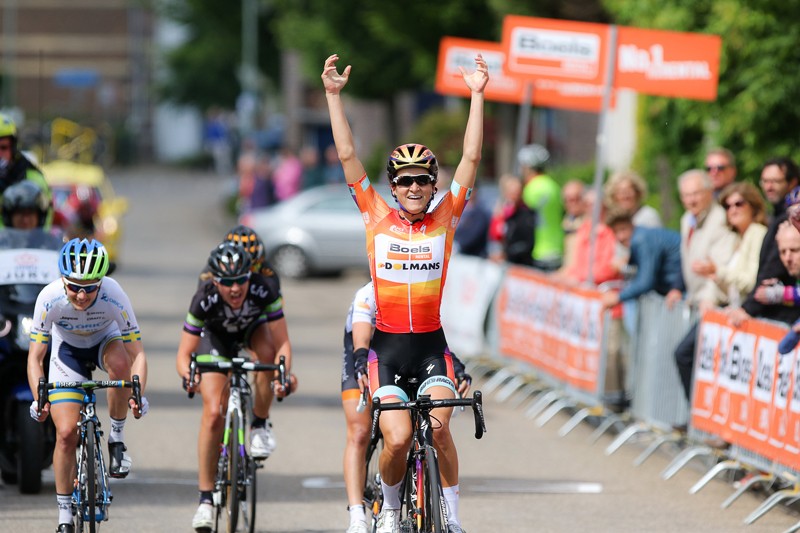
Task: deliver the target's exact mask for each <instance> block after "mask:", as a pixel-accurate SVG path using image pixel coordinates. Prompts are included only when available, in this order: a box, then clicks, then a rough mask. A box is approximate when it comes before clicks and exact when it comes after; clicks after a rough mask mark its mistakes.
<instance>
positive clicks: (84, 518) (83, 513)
mask: <svg viewBox="0 0 800 533" xmlns="http://www.w3.org/2000/svg"><path fill="white" fill-rule="evenodd" d="M84 430H85V431H86V434H85V435H86V438H85V440H84V446H83V453H81V463H82V470H83V472H84V474H85V476H83V478H82V479H80V480H79V483H80V491H81V500H82V501H81V504H82V505H81V508H80V509H78V522H79V524H78V525H79V526H80V528H81V531H86V525H87V524H88V526H89V528H88V529H89V533H95V531H96V528H97V470H96V468H95V467H96V466H97V463H96V462H95V454H96V453H97V450H96V448H97V442H96V440H95V427H94V422H93V421H91V420H89V421H87V422H86V426H85V428H84Z"/></svg>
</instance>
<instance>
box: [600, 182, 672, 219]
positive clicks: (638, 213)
mask: <svg viewBox="0 0 800 533" xmlns="http://www.w3.org/2000/svg"><path fill="white" fill-rule="evenodd" d="M604 195H605V199H604V201H605V204H606V205H607V206H609V207H618V208H620V209H623V210H625V211H629V212H631V213H633V225H634V226H643V227H648V228H660V227H661V226H663V224H662V222H661V215H659V214H658V211H656V210H655V209H654V208H653V207H651V206H649V205H645V204H644V200H645V198H647V183H645V181H644V180H643V179H642V177H641V176H640V175H639V174H637V173H636V172H634V171H632V170H624V171H620V172H615V173H614V174H612V175H611V177H610V178H608V181H607V182H606V184H605V187H604Z"/></svg>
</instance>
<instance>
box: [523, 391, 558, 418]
mask: <svg viewBox="0 0 800 533" xmlns="http://www.w3.org/2000/svg"><path fill="white" fill-rule="evenodd" d="M560 397H561V392H559V391H555V390H549V391H544V392H542V393H541V394H539V396H537V397H536V399H535V400H534V401H533V405H532V406H530V407H529V408H528V410H527V411H525V417H526V418H536V417H537V416H539V413H541V412H542V411H544V409H545V408H546V407H547V406H548V405H550V404H551V403H553V402H554V401H556V400H558V399H559V398H560Z"/></svg>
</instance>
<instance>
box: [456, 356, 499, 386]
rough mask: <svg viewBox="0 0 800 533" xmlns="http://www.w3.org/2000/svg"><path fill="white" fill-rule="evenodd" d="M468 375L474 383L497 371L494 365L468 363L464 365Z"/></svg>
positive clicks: (477, 362) (476, 362) (475, 362)
mask: <svg viewBox="0 0 800 533" xmlns="http://www.w3.org/2000/svg"><path fill="white" fill-rule="evenodd" d="M464 366H465V367H466V371H467V373H468V374H470V375H471V376H472V379H473V380H474V381H480V380H483V379H484V378H486V376H488V375H489V374H491V373H492V372H494V371H495V370H496V369H497V366H496V365H494V364H487V363H485V362H482V361H468V362H467V363H465V365H464Z"/></svg>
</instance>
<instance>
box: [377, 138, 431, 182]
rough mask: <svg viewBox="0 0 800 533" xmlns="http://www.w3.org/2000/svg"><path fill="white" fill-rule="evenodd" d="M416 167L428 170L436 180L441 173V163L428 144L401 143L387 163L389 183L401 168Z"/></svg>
mask: <svg viewBox="0 0 800 533" xmlns="http://www.w3.org/2000/svg"><path fill="white" fill-rule="evenodd" d="M407 167H415V168H423V169H425V170H427V171H428V172H429V173H430V175H431V176H433V178H434V180H435V179H436V177H437V176H438V175H439V163H438V162H437V161H436V156H435V155H433V152H431V151H430V149H429V148H428V147H427V146H423V145H421V144H401V145H400V146H398V147H397V148H395V149H394V150H393V151H392V154H391V155H390V156H389V162H388V164H387V165H386V170H387V172H388V177H389V183H391V182H392V180H393V179H394V177H395V176H396V175H397V171H398V170H400V169H401V168H407Z"/></svg>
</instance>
